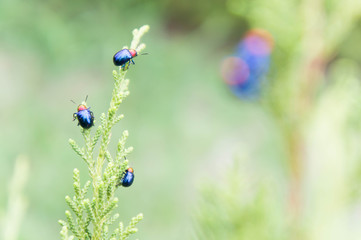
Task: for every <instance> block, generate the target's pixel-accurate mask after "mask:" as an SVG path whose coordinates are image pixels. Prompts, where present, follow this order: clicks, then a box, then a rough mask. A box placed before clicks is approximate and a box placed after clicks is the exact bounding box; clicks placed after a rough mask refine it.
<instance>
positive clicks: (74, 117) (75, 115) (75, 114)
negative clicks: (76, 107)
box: [73, 113, 77, 121]
mask: <svg viewBox="0 0 361 240" xmlns="http://www.w3.org/2000/svg"><path fill="white" fill-rule="evenodd" d="M76 117H77V113H74V114H73V121H74V120H75V119H76Z"/></svg>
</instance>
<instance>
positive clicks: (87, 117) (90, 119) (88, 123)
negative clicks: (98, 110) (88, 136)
mask: <svg viewBox="0 0 361 240" xmlns="http://www.w3.org/2000/svg"><path fill="white" fill-rule="evenodd" d="M87 98H88V96H87ZM85 101H86V99H85ZM89 109H90V108H87V107H86V105H85V103H82V104H80V105H79V106H78V112H76V113H74V114H73V121H74V120H75V119H78V126H79V125H80V126H81V127H82V128H84V129H89V128H91V127H92V126H93V125H94V115H93V112H92V111H90V110H89Z"/></svg>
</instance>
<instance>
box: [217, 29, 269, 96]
mask: <svg viewBox="0 0 361 240" xmlns="http://www.w3.org/2000/svg"><path fill="white" fill-rule="evenodd" d="M272 48H273V40H272V37H271V35H270V34H269V33H268V32H266V31H264V30H260V29H254V30H251V31H249V32H248V33H247V34H246V36H245V37H244V38H243V39H242V40H241V42H240V43H239V44H238V46H237V48H236V53H235V56H232V57H228V58H226V59H224V60H223V62H222V67H221V72H222V77H223V79H224V81H225V82H226V83H227V85H229V87H230V89H231V91H232V92H233V93H234V94H235V95H236V96H237V97H239V98H241V99H255V98H257V97H258V96H259V93H260V90H261V86H262V82H263V81H264V79H265V77H266V75H267V73H268V70H269V65H270V54H271V52H272Z"/></svg>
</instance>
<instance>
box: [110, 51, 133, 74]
mask: <svg viewBox="0 0 361 240" xmlns="http://www.w3.org/2000/svg"><path fill="white" fill-rule="evenodd" d="M136 56H138V53H137V51H135V50H134V49H126V48H125V49H122V50H120V51H119V52H117V53H116V54H114V57H113V63H114V65H115V66H121V67H122V68H123V69H124V68H125V65H126V64H127V63H129V64H130V63H133V64H135V63H134V61H133V58H134V57H136ZM128 67H129V66H128Z"/></svg>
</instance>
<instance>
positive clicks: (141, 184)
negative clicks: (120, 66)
mask: <svg viewBox="0 0 361 240" xmlns="http://www.w3.org/2000/svg"><path fill="white" fill-rule="evenodd" d="M144 24H149V25H150V27H151V29H150V32H149V33H148V34H146V35H145V36H144V38H143V42H144V43H146V44H147V48H146V50H145V51H146V52H148V53H149V55H147V56H139V57H137V58H136V59H135V62H136V65H135V66H133V65H132V66H131V68H130V70H129V71H128V74H127V77H128V78H129V79H130V80H131V83H130V92H131V94H130V96H129V97H128V98H127V99H126V101H125V102H124V103H123V104H122V106H121V112H122V113H123V114H124V115H125V118H124V119H123V120H122V121H121V122H120V124H118V126H116V127H115V129H114V132H113V135H112V138H113V142H112V145H111V147H112V149H115V143H116V139H117V138H118V137H120V135H121V133H122V131H123V130H124V129H128V130H129V133H130V137H129V140H128V146H133V147H134V151H133V153H131V155H130V156H129V159H130V162H131V166H132V167H133V168H134V169H135V174H136V178H135V183H134V184H133V186H132V187H131V188H129V189H122V190H121V191H119V193H118V197H119V199H120V207H119V208H118V211H119V213H120V215H121V220H123V221H124V222H128V221H129V220H130V218H131V217H133V216H135V215H136V214H138V213H139V212H142V213H143V214H144V216H145V219H144V220H143V221H142V222H141V223H140V224H139V225H138V228H139V232H138V233H137V234H136V236H135V238H139V239H148V240H151V239H175V240H176V239H328V240H330V239H360V237H361V235H360V234H361V210H360V209H361V205H360V194H359V193H360V189H361V186H360V184H359V182H360V181H361V152H360V146H361V139H360V136H361V135H360V134H361V131H360V130H361V125H360V117H361V111H360V110H361V109H360V101H361V98H360V96H361V94H360V93H361V89H360V81H359V80H360V76H361V75H360V66H361V65H360V64H361V48H360V42H361V4H360V2H359V1H358V0H345V1H337V0H312V1H311V0H300V1H296V0H291V1H282V0H267V1H266V0H252V1H249V0H225V1H221V0H212V1H205V0H199V1H190V0H184V1H169V0H158V1H143V0H132V1H130V0H129V1H128V0H121V1H85V0H77V1H60V0H50V1H40V0H28V1H24V0H0V161H1V167H0V217H1V218H2V221H1V223H2V225H3V226H5V225H6V222H7V221H8V220H7V219H6V216H7V215H6V214H7V206H8V186H9V183H10V179H11V177H12V174H13V171H14V166H15V160H16V159H17V158H18V156H19V155H22V156H25V157H26V158H27V159H29V167H30V172H29V174H28V179H27V181H26V183H25V188H24V191H23V195H24V196H25V198H26V200H27V210H26V212H25V216H24V218H23V220H22V223H21V225H20V228H19V236H18V239H37V240H41V239H57V238H59V231H60V226H59V224H58V223H57V221H58V219H62V218H64V211H65V209H67V206H66V203H65V200H64V197H65V195H71V194H72V191H73V189H72V170H73V169H74V168H78V169H80V171H81V174H82V175H81V176H82V180H83V181H85V179H86V176H87V169H86V166H85V164H84V163H83V162H82V160H81V159H80V158H79V157H78V156H77V155H76V154H75V153H74V152H73V151H72V150H71V148H70V146H69V144H68V139H69V138H73V139H75V140H76V141H77V142H79V143H80V142H82V139H81V134H80V130H79V127H77V126H76V123H75V122H73V121H72V114H73V113H74V112H75V111H76V106H75V105H74V104H73V103H71V102H70V100H74V101H75V102H79V103H80V102H81V101H83V100H84V99H85V96H86V95H88V96H89V97H88V101H87V103H88V105H89V106H90V107H91V110H92V111H93V112H94V114H95V117H96V120H98V119H99V116H100V114H101V113H102V112H105V111H106V109H107V107H108V104H109V100H110V97H111V90H112V86H113V80H112V70H113V69H115V67H114V66H113V63H112V56H113V55H114V53H115V52H117V51H118V50H120V49H121V48H122V47H123V46H124V45H128V46H129V44H130V41H131V39H132V36H131V31H132V30H133V29H134V28H138V27H140V26H142V25H144ZM96 125H97V122H96ZM135 238H134V239H135Z"/></svg>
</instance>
